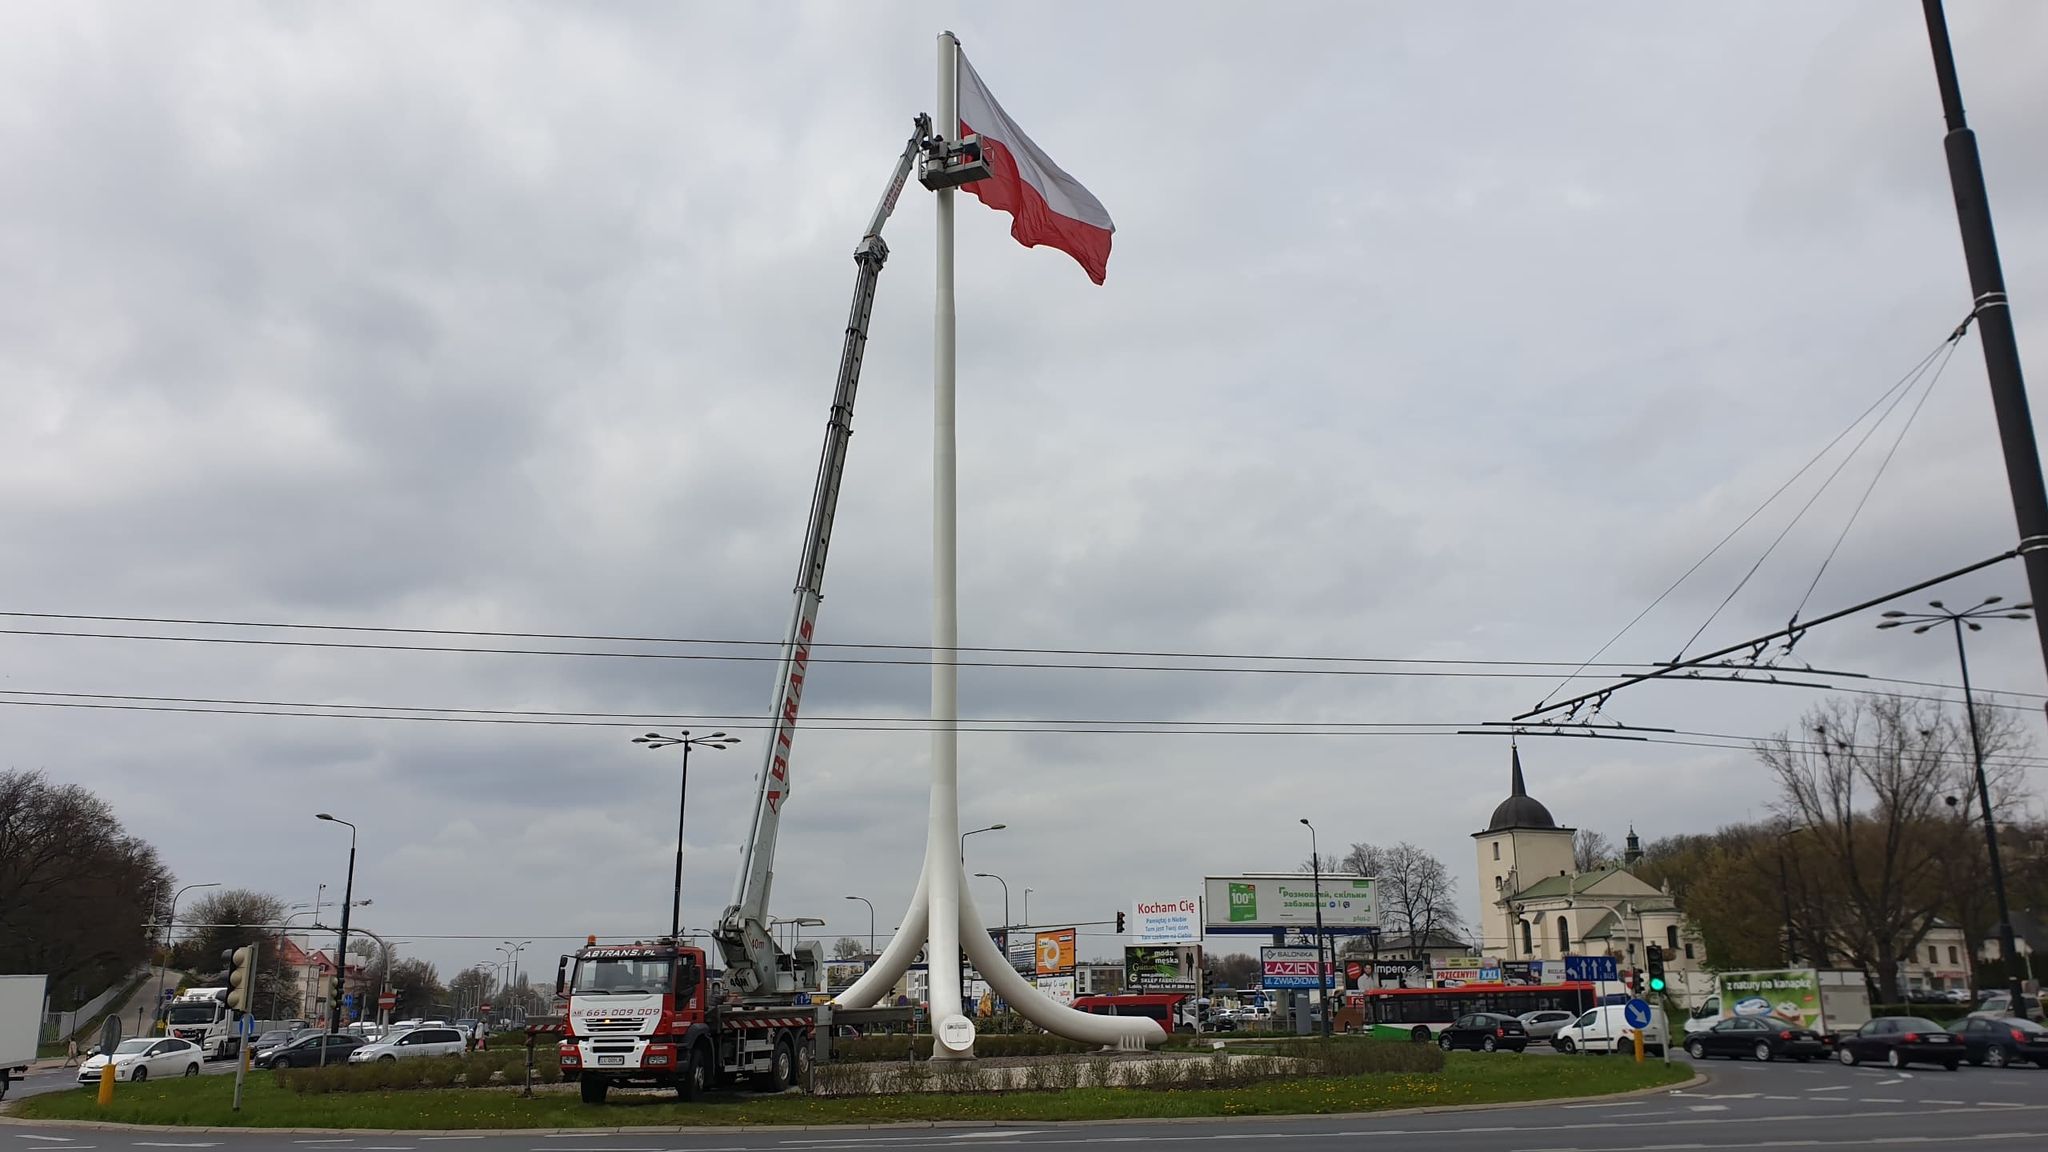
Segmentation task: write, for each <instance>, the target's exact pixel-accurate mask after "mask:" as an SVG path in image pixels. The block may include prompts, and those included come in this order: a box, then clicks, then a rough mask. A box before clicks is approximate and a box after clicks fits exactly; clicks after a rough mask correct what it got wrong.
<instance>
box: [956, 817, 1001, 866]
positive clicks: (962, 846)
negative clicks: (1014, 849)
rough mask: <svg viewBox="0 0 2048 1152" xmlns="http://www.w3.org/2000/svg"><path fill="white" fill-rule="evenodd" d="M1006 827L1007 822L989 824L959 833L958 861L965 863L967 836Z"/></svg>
mask: <svg viewBox="0 0 2048 1152" xmlns="http://www.w3.org/2000/svg"><path fill="white" fill-rule="evenodd" d="M1008 827H1009V825H1008V824H991V825H989V826H988V827H986V828H976V829H974V830H973V831H970V832H962V833H961V834H960V863H962V864H965V863H967V838H968V837H969V836H975V835H979V834H981V833H983V832H1001V831H1002V830H1003V829H1005V828H1008Z"/></svg>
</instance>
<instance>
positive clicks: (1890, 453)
mask: <svg viewBox="0 0 2048 1152" xmlns="http://www.w3.org/2000/svg"><path fill="white" fill-rule="evenodd" d="M1958 343H1959V342H1958V341H1956V340H1950V341H1949V343H1948V349H1947V351H1946V352H1945V353H1944V354H1943V355H1942V358H1941V363H1939V364H1937V365H1935V366H1934V375H1933V376H1931V377H1929V378H1928V380H1927V387H1926V388H1925V389H1924V390H1922V391H1921V393H1920V399H1918V400H1916V401H1914V402H1913V410H1912V411H1911V412H1908V413H1906V422H1905V423H1904V424H1902V425H1900V426H1899V434H1898V435H1897V436H1895V437H1893V438H1892V446H1891V447H1890V448H1889V449H1886V451H1885V454H1884V459H1882V460H1880V461H1878V462H1877V471H1875V472H1873V473H1871V475H1870V483H1868V484H1866V485H1864V486H1863V495H1862V496H1860V497H1858V498H1857V500H1856V507H1854V508H1852V509H1850V510H1849V519H1848V520H1846V521H1844V522H1843V524H1842V531H1841V532H1840V533H1839V534H1838V535H1836V537H1835V543H1834V546H1833V547H1831V548H1829V549H1828V554H1827V555H1826V556H1823V557H1821V561H1820V568H1819V569H1818V570H1817V571H1815V572H1814V574H1813V580H1812V582H1811V583H1809V584H1807V586H1806V593H1805V594H1804V595H1802V596H1801V597H1799V606H1798V607H1796V608H1794V609H1792V618H1793V619H1794V620H1797V619H1799V614H1800V613H1801V612H1804V611H1806V602H1807V601H1809V600H1811V599H1813V592H1814V589H1816V588H1819V587H1820V578H1821V577H1823V576H1825V575H1827V572H1828V565H1830V564H1832V563H1834V560H1835V553H1837V552H1840V551H1841V550H1842V541H1844V540H1847V539H1848V538H1849V530H1850V529H1851V528H1854V527H1855V526H1856V518H1857V517H1859V516H1861V515H1863V506H1864V505H1865V504H1868V503H1870V494H1871V493H1872V492H1875V491H1877V482H1878V481H1879V480H1882V479H1884V473H1885V469H1887V468H1889V467H1891V463H1892V457H1894V456H1896V455H1898V454H1899V445H1901V444H1904V443H1905V442H1906V433H1908V432H1910V431H1912V430H1913V422H1914V421H1916V420H1918V419H1920V410H1921V409H1922V408H1925V407H1927V398H1928V397H1930V396H1932V395H1934V389H1935V386H1936V385H1938V384H1940V383H1941V374H1942V373H1944V372H1946V371H1948V362H1949V361H1950V360H1953V359H1955V355H1956V348H1957V346H1958Z"/></svg>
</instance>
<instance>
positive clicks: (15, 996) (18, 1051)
mask: <svg viewBox="0 0 2048 1152" xmlns="http://www.w3.org/2000/svg"><path fill="white" fill-rule="evenodd" d="M48 983H49V977H47V976H0V1098H4V1097H5V1096H6V1095H7V1086H8V1085H9V1084H11V1083H13V1082H14V1081H16V1080H19V1079H21V1078H22V1077H24V1076H26V1075H28V1065H29V1061H31V1060H34V1059H35V1058H36V1040H37V1039H38V1038H39V1037H40V1036H41V1034H42V1025H43V988H44V986H45V985H47V984H48Z"/></svg>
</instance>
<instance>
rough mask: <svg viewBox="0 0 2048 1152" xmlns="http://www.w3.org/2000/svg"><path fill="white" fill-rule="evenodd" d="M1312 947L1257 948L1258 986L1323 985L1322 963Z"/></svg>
mask: <svg viewBox="0 0 2048 1152" xmlns="http://www.w3.org/2000/svg"><path fill="white" fill-rule="evenodd" d="M1316 951H1317V950H1316V949H1314V948H1261V949H1259V986H1260V987H1262V988H1320V987H1323V978H1322V972H1323V967H1324V966H1323V963H1322V961H1321V959H1320V958H1318V957H1317V955H1316Z"/></svg>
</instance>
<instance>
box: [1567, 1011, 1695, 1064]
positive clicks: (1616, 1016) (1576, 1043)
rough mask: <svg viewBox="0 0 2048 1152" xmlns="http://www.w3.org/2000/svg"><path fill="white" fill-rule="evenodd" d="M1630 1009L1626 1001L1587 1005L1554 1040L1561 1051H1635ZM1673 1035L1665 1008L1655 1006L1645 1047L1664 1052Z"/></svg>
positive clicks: (1648, 1050)
mask: <svg viewBox="0 0 2048 1152" xmlns="http://www.w3.org/2000/svg"><path fill="white" fill-rule="evenodd" d="M1627 1011H1628V1005H1626V1004H1602V1005H1601V1006H1600V1007H1598V1008H1590V1009H1587V1010H1586V1011H1585V1012H1582V1013H1580V1014H1579V1018H1578V1019H1577V1020H1574V1021H1572V1022H1571V1023H1569V1024H1567V1025H1565V1026H1564V1027H1562V1028H1560V1029H1558V1030H1557V1035H1556V1036H1553V1037H1551V1040H1550V1043H1551V1045H1552V1046H1553V1047H1555V1048H1556V1049H1557V1050H1558V1051H1560V1052H1633V1051H1635V1046H1636V1040H1635V1031H1636V1030H1635V1029H1634V1028H1632V1027H1630V1026H1629V1022H1628V1017H1627V1016H1626V1015H1625V1013H1627ZM1669 1035H1670V1031H1669V1030H1668V1027H1667V1025H1666V1024H1665V1021H1664V1010H1663V1009H1662V1008H1658V1007H1655V1006H1652V1007H1651V1009H1650V1026H1649V1027H1648V1028H1645V1029H1643V1051H1645V1052H1648V1053H1650V1054H1652V1055H1656V1056H1661V1055H1663V1054H1664V1042H1665V1039H1666V1037H1668V1036H1669Z"/></svg>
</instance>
